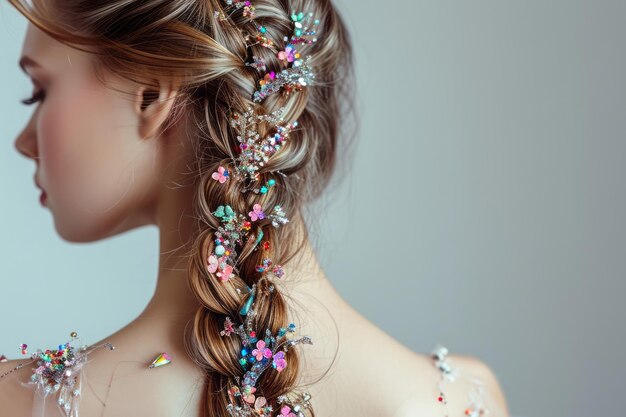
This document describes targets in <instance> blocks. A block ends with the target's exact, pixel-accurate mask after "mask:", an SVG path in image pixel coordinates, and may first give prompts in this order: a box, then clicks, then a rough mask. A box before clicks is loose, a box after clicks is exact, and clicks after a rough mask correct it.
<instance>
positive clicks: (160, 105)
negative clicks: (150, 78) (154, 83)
mask: <svg viewBox="0 0 626 417" xmlns="http://www.w3.org/2000/svg"><path fill="white" fill-rule="evenodd" d="M177 93H178V91H177V90H176V89H174V88H172V87H171V86H169V87H168V86H163V87H162V88H160V89H159V90H156V89H154V88H149V87H147V86H142V87H141V88H140V89H139V91H138V93H137V103H138V104H137V108H136V110H137V112H138V114H139V118H140V124H139V134H140V135H141V137H143V138H146V139H148V138H151V137H153V136H156V135H158V134H159V133H160V131H159V129H161V128H162V127H163V125H164V123H165V122H166V121H167V119H168V116H169V115H170V113H171V111H172V107H173V105H174V101H175V99H176V95H177Z"/></svg>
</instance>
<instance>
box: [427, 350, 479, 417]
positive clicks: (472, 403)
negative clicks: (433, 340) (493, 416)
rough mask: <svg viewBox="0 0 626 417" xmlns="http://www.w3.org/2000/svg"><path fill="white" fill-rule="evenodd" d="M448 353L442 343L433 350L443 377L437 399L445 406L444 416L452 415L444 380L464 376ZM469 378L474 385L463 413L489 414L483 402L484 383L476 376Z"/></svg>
mask: <svg viewBox="0 0 626 417" xmlns="http://www.w3.org/2000/svg"><path fill="white" fill-rule="evenodd" d="M447 355H448V349H447V348H446V347H444V346H442V345H436V346H435V348H434V349H433V350H432V352H431V358H432V359H433V362H434V364H435V366H436V367H437V369H439V370H440V371H441V379H440V380H439V382H438V384H437V386H438V389H439V395H438V396H437V401H438V402H440V403H441V404H442V405H443V407H444V412H443V415H444V417H450V414H449V410H448V401H447V399H446V394H445V391H444V387H443V386H444V382H446V381H450V382H454V381H455V380H457V379H458V378H460V377H461V376H462V375H461V374H460V372H459V369H458V368H456V367H453V366H452V365H451V364H450V362H448V359H447V358H446V356H447ZM467 379H468V380H470V382H472V384H473V386H472V389H471V390H470V392H469V393H468V396H469V404H468V406H467V407H465V409H464V410H463V414H465V415H466V416H469V417H480V416H484V415H487V414H489V410H488V409H486V408H485V407H484V404H483V395H484V389H485V388H484V385H483V383H482V382H481V381H480V380H478V379H475V378H467Z"/></svg>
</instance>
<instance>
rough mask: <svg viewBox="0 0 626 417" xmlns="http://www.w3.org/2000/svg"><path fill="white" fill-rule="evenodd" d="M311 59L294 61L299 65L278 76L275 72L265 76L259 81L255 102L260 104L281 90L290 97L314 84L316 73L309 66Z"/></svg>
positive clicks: (254, 97) (283, 71) (285, 70)
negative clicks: (294, 92)
mask: <svg viewBox="0 0 626 417" xmlns="http://www.w3.org/2000/svg"><path fill="white" fill-rule="evenodd" d="M310 59H311V56H310V55H309V56H307V57H306V59H305V60H304V61H303V60H297V61H294V62H297V64H295V65H294V66H293V67H291V68H287V69H284V70H282V71H280V72H279V73H278V74H276V73H275V72H273V71H272V72H269V73H267V74H265V76H264V77H263V79H262V80H261V81H259V89H258V90H257V91H255V92H254V96H253V101H255V102H257V103H259V102H261V101H263V100H265V98H267V96H269V95H271V94H274V93H275V92H277V91H279V90H280V89H281V88H282V89H284V90H285V91H286V93H287V95H289V94H291V92H293V91H301V90H302V89H303V88H304V87H307V86H308V85H310V84H312V83H313V81H314V79H315V73H314V72H313V70H312V69H311V66H310V65H309V61H310Z"/></svg>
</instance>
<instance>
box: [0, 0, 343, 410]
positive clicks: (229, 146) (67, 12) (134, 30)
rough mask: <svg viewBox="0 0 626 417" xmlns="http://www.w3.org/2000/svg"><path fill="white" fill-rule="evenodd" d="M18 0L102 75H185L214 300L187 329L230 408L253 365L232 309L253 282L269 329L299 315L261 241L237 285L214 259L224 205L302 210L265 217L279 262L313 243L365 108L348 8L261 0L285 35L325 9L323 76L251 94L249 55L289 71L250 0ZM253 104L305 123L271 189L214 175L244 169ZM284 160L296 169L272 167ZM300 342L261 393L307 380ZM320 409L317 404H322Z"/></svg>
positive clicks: (270, 24)
mask: <svg viewBox="0 0 626 417" xmlns="http://www.w3.org/2000/svg"><path fill="white" fill-rule="evenodd" d="M9 1H10V3H11V4H12V5H13V6H14V7H15V8H16V9H17V10H18V11H19V12H20V13H22V14H23V15H24V16H25V17H26V18H27V19H28V20H29V21H30V22H32V23H33V24H34V25H36V26H37V27H38V28H39V29H41V30H43V31H44V32H46V33H47V34H48V35H50V36H52V37H53V38H55V39H56V40H58V41H60V42H63V43H65V44H67V45H69V46H72V47H74V48H77V49H79V50H83V51H87V52H90V53H92V54H94V56H95V57H96V59H95V60H94V62H95V63H96V66H95V68H94V69H95V70H96V73H97V74H99V79H100V80H102V81H103V78H101V75H102V72H101V70H107V71H109V72H111V73H113V74H116V75H117V76H120V77H124V78H126V79H128V80H131V81H135V82H138V83H142V84H148V85H150V86H154V87H155V88H157V87H158V83H155V80H160V81H165V82H180V83H182V85H181V88H180V89H179V93H180V94H179V95H178V97H177V99H176V100H177V101H176V103H175V106H174V110H173V111H172V113H171V115H170V116H171V117H170V118H169V119H168V122H167V123H165V124H164V125H167V124H168V123H173V122H174V121H175V120H176V119H177V117H178V116H180V115H181V114H182V113H181V112H183V111H184V112H186V113H187V114H189V115H190V116H191V117H192V121H193V126H194V129H195V132H194V134H195V135H196V138H197V140H196V142H195V146H196V152H197V167H196V169H197V180H198V182H197V184H198V188H197V193H196V196H195V201H194V205H195V210H196V215H197V216H198V219H199V222H198V224H199V230H198V231H197V232H196V235H195V236H193V245H192V246H191V247H192V248H193V249H192V251H193V252H192V253H190V254H189V255H190V256H189V271H188V272H189V273H188V279H189V281H188V282H189V285H190V288H191V289H192V291H193V292H194V294H195V295H196V296H197V298H198V300H199V301H200V303H201V304H202V306H201V307H200V308H199V309H198V311H197V312H196V314H195V317H194V320H193V327H192V331H190V332H187V333H186V336H185V345H186V347H187V350H188V351H189V354H190V356H191V357H192V359H193V360H194V361H195V362H196V363H197V364H198V365H199V366H201V367H202V369H204V370H205V371H206V377H205V391H204V394H203V398H204V399H205V400H204V406H203V407H202V409H203V410H202V413H203V414H202V415H203V416H225V415H227V408H226V406H227V404H228V403H229V397H228V394H227V391H228V389H229V388H230V387H231V386H232V384H234V379H233V378H235V377H237V376H239V377H241V376H242V375H243V373H244V370H243V369H242V367H241V365H240V364H239V361H238V360H239V352H240V348H241V343H240V342H239V341H238V338H230V337H221V336H220V334H219V333H220V330H221V329H222V325H223V320H224V318H225V317H226V316H230V317H232V318H238V317H239V310H240V309H241V308H242V306H243V305H244V303H245V301H246V300H245V297H242V294H246V291H245V289H246V288H247V287H251V286H252V285H253V284H255V283H256V284H257V298H258V301H256V302H255V303H256V305H255V310H256V326H257V327H256V331H257V334H265V330H266V329H269V330H270V331H271V332H272V334H275V333H276V332H277V331H278V330H279V328H281V327H286V326H287V325H288V323H289V322H290V320H289V318H288V304H287V302H286V295H285V294H282V293H281V291H279V290H278V288H275V289H274V290H273V291H267V290H268V286H269V284H268V281H267V280H265V279H261V276H262V274H261V273H260V272H257V271H256V269H255V267H256V266H257V265H260V264H261V263H262V254H261V253H260V251H252V250H251V248H250V245H249V244H248V245H246V246H244V247H243V248H242V250H241V254H240V256H239V258H238V260H237V266H238V270H239V275H236V276H235V277H233V278H231V280H230V281H231V282H232V283H233V285H224V284H223V283H222V282H220V280H219V279H218V278H217V277H216V276H214V275H213V274H211V273H210V272H209V271H208V270H207V268H206V259H207V256H208V255H209V254H211V253H213V249H214V246H215V243H214V233H215V231H216V230H217V228H218V227H219V225H220V224H219V221H218V219H216V217H215V216H213V215H212V212H213V211H215V209H216V208H217V207H218V206H219V205H226V204H228V205H230V206H231V207H232V208H233V209H234V210H235V212H239V213H247V212H248V210H249V209H250V207H252V205H253V204H255V203H259V204H262V206H263V207H274V206H276V205H280V206H281V207H282V208H283V209H284V210H285V212H286V213H288V216H289V218H290V223H289V224H288V225H287V226H284V227H280V228H278V229H276V228H274V227H271V225H270V222H269V220H267V219H265V220H264V221H262V222H260V223H258V225H259V226H261V227H262V228H263V231H264V238H265V240H268V241H270V242H271V246H270V247H271V249H270V253H271V258H272V260H273V262H274V263H275V264H285V263H287V262H288V261H289V260H290V259H292V258H293V257H294V256H295V255H296V254H297V252H298V251H299V250H300V249H301V248H302V247H303V246H304V245H305V244H306V240H307V239H308V231H307V230H306V227H305V226H304V221H302V220H303V217H302V214H303V211H304V209H305V208H306V207H305V206H306V204H307V203H309V202H311V201H313V200H315V199H317V198H318V197H319V196H320V195H321V193H322V192H323V191H324V190H325V189H327V186H328V185H329V183H330V180H331V176H332V175H333V172H334V171H335V168H336V166H337V155H338V149H340V146H339V145H340V143H339V142H338V139H339V137H342V139H343V142H344V143H343V144H344V145H347V146H345V147H344V148H343V151H342V152H341V155H346V154H347V152H348V151H349V150H350V146H349V142H350V141H351V139H352V138H353V137H354V136H350V135H349V134H348V133H347V130H346V131H344V129H343V128H344V127H345V126H347V124H342V122H343V121H345V120H348V118H349V116H350V115H354V113H353V91H354V81H353V80H354V74H353V56H352V46H351V42H350V38H349V34H348V31H347V29H346V27H345V24H344V22H343V20H342V18H341V17H340V15H339V13H338V12H337V10H336V9H335V8H334V6H333V5H332V4H331V1H330V0H300V1H297V0H256V1H254V3H253V4H254V6H255V19H256V20H258V21H261V22H262V24H263V25H264V26H265V27H266V28H267V33H266V36H268V37H270V38H272V40H273V41H274V43H275V44H277V45H283V44H284V43H285V42H284V40H283V36H285V35H288V34H291V31H292V30H293V29H292V22H291V20H290V15H291V13H292V12H294V11H305V12H313V14H314V15H315V16H316V18H318V19H319V20H320V23H319V26H318V33H319V36H318V40H317V42H315V43H314V44H312V45H307V46H306V48H307V49H306V54H310V55H311V56H312V60H311V65H312V66H313V68H314V69H315V74H316V78H315V83H314V85H312V86H309V87H307V88H305V89H304V90H303V91H301V92H297V93H292V94H289V95H286V94H274V95H272V96H270V97H268V98H267V99H265V101H264V102H263V104H262V105H258V104H255V103H253V102H252V101H251V98H252V96H253V93H254V91H255V90H256V88H257V86H258V82H259V80H260V78H261V76H260V75H259V73H258V72H257V71H256V70H255V69H253V68H251V67H250V66H246V65H245V62H246V61H249V60H250V59H251V57H252V56H254V55H256V56H258V57H261V58H263V59H264V60H265V61H266V63H267V68H268V71H271V70H275V71H278V70H279V68H280V66H279V63H278V59H277V57H276V56H275V55H274V54H272V53H271V51H269V50H268V49H267V48H264V47H262V46H261V45H251V46H249V45H247V44H246V41H245V38H244V35H243V33H242V28H248V29H251V27H250V25H253V23H251V22H250V20H249V19H246V18H245V17H244V16H243V15H242V13H241V12H240V11H239V12H236V13H234V14H232V16H231V18H229V19H228V20H224V21H220V20H219V19H218V17H217V16H216V15H215V14H214V12H216V11H218V12H219V11H222V10H223V5H222V4H221V2H220V0H204V1H196V0H146V1H141V2H137V1H132V0H108V1H98V2H93V1H89V0H59V1H55V0H33V1H32V2H31V3H32V5H31V4H29V3H28V2H26V1H24V0H9ZM253 33H254V32H253ZM248 106H252V107H255V108H262V109H263V112H264V113H271V112H272V111H274V110H277V109H278V108H280V107H282V106H284V107H285V108H286V111H285V113H284V115H285V120H291V121H293V120H296V119H297V121H298V123H299V128H298V129H296V130H294V131H292V132H291V134H290V137H289V140H288V141H287V142H286V143H285V144H284V146H283V147H282V148H281V149H280V151H279V152H277V154H276V155H274V156H273V157H272V158H271V159H270V160H269V162H268V163H267V164H265V166H263V167H261V168H260V170H259V171H258V174H259V181H260V183H261V184H264V183H265V182H267V180H268V179H270V178H273V179H275V180H276V186H275V187H273V188H272V190H271V191H270V192H268V193H267V194H264V195H259V194H253V193H243V192H242V188H241V187H242V183H240V182H237V181H227V182H226V183H224V184H220V183H218V182H217V181H214V180H212V178H211V174H212V173H213V172H214V171H216V169H217V167H218V166H220V165H221V166H223V167H226V168H227V169H228V170H229V171H230V172H234V169H235V166H234V165H233V161H234V159H233V149H235V148H236V147H237V145H238V142H237V140H236V135H235V132H233V130H232V128H231V127H230V126H229V119H228V116H229V114H231V113H232V112H233V111H235V112H239V113H242V112H244V111H245V110H246V108H247V107H248ZM165 128H166V127H164V129H165ZM259 133H261V134H262V135H263V134H264V132H259ZM275 171H280V172H282V173H283V174H285V175H284V176H283V175H278V176H273V175H271V173H272V172H275ZM296 239H300V240H299V241H297V240H296ZM266 255H267V254H266ZM263 257H264V256H263ZM237 289H239V290H240V291H241V293H239V292H238V291H237ZM289 352H290V353H289V366H287V367H286V368H285V369H284V370H283V371H282V372H264V373H263V374H262V375H261V377H260V378H259V379H258V381H257V384H256V388H257V391H256V393H255V394H256V395H257V396H261V395H262V396H265V398H266V399H267V401H268V404H272V405H275V404H276V403H275V399H276V398H277V397H278V396H280V395H284V394H288V393H289V392H290V391H292V390H293V389H294V388H295V387H296V382H297V377H298V373H299V363H300V359H299V355H300V353H299V351H298V350H297V349H292V350H290V351H289ZM277 408H279V407H275V408H274V409H275V410H276V409H277ZM310 413H311V415H314V413H313V410H312V409H311V410H310Z"/></svg>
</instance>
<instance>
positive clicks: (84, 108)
mask: <svg viewBox="0 0 626 417" xmlns="http://www.w3.org/2000/svg"><path fill="white" fill-rule="evenodd" d="M85 91H86V92H85V93H84V94H80V95H79V94H74V95H73V96H68V97H63V96H60V95H57V98H56V99H55V101H54V102H52V101H50V102H47V103H46V108H45V109H42V110H44V111H42V114H41V115H40V117H41V119H40V121H41V123H40V130H39V136H40V157H41V161H42V167H41V168H42V170H44V172H43V173H42V176H43V177H44V178H43V180H42V181H44V184H46V187H47V192H48V194H49V198H50V200H54V202H55V203H56V204H58V206H59V208H61V207H63V209H64V211H68V212H73V215H77V214H78V213H76V211H78V212H80V211H81V210H82V211H85V212H102V211H105V210H107V208H108V207H109V206H110V205H111V203H112V201H113V200H119V196H120V195H121V194H122V191H121V190H120V189H121V188H123V186H124V185H125V181H124V179H123V178H120V176H121V175H124V169H123V166H122V165H123V163H124V155H125V150H124V149H122V148H121V147H120V146H119V144H120V143H119V141H118V140H116V138H115V135H114V134H113V132H112V131H111V126H110V125H109V126H107V123H106V122H107V120H106V118H107V116H109V115H110V112H107V111H106V109H103V108H101V106H102V105H103V104H106V103H103V102H102V101H101V100H99V99H102V97H99V95H98V94H97V93H95V92H93V91H92V90H85ZM127 168H128V167H127ZM126 185H127V184H126Z"/></svg>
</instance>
